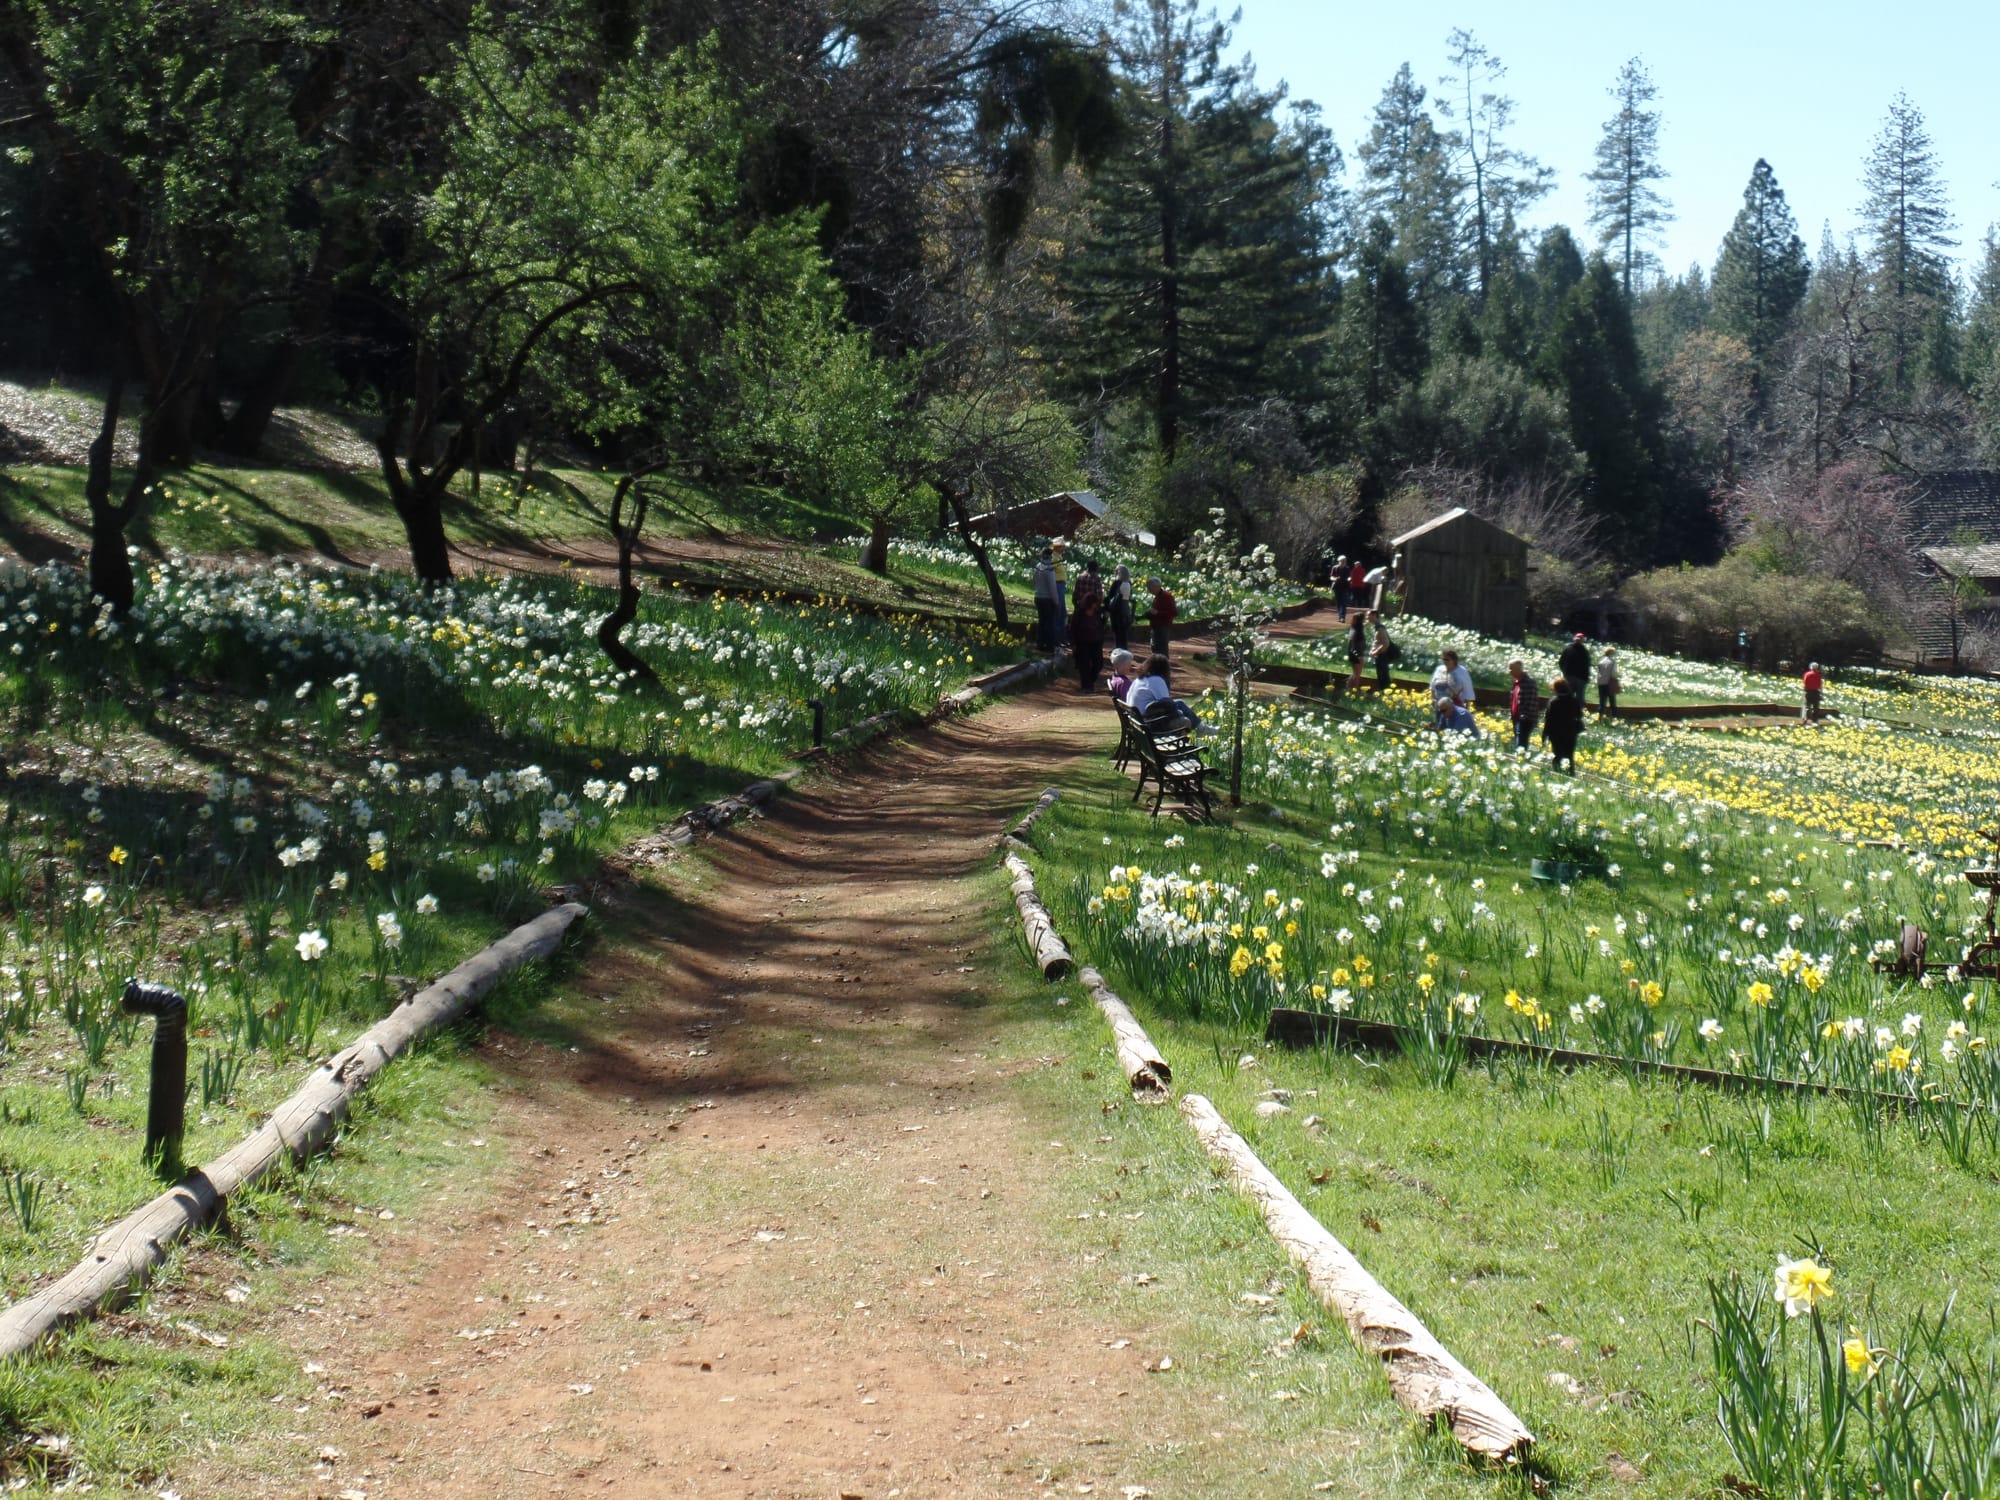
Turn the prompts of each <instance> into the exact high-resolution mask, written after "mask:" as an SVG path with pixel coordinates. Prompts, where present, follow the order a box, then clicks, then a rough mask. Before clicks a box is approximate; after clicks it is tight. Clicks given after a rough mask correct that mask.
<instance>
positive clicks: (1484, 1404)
mask: <svg viewBox="0 0 2000 1500" xmlns="http://www.w3.org/2000/svg"><path fill="white" fill-rule="evenodd" d="M1007 868H1008V869H1009V870H1010V871H1013V872H1015V881H1014V893H1015V902H1016V904H1017V905H1020V904H1021V903H1022V896H1023V891H1024V889H1025V891H1026V892H1027V893H1028V895H1029V898H1030V899H1032V893H1033V891H1034V872H1033V871H1032V870H1031V869H1029V867H1028V865H1027V863H1026V862H1025V861H1024V860H1022V859H1021V858H1020V857H1019V856H1018V855H1014V854H1009V855H1008V856H1007ZM1034 906H1035V910H1036V911H1037V912H1039V913H1040V916H1041V920H1042V922H1043V923H1047V921H1048V913H1047V911H1046V910H1044V909H1043V908H1042V906H1041V903H1040V901H1038V900H1037V901H1035V903H1034ZM1022 918H1023V922H1024V924H1025V925H1027V928H1028V937H1029V945H1030V947H1036V946H1037V933H1036V929H1035V927H1034V926H1033V924H1032V923H1031V922H1029V919H1028V911H1027V908H1026V907H1025V906H1023V908H1022ZM1047 937H1048V938H1049V939H1050V940H1052V941H1054V942H1055V943H1056V944H1057V945H1058V946H1061V944H1062V939H1061V937H1060V936H1059V935H1057V934H1056V932H1055V930H1054V928H1053V926H1049V927H1048V928H1047ZM1038 951H1039V950H1038ZM1068 952H1069V950H1068V949H1067V948H1064V949H1063V954H1064V957H1065V958H1067V957H1068ZM1044 972H1045V974H1046V970H1045V971H1044ZM1077 977H1078V978H1079V979H1081V980H1082V981H1083V984H1084V987H1085V988H1086V989H1088V990H1089V991H1090V992H1091V998H1092V999H1093V1000H1095V1001H1096V1002H1097V1008H1098V1010H1099V1011H1101V1012H1102V1013H1103V1015H1104V1018H1105V1020H1106V1021H1108V1022H1109V1023H1110V1025H1111V1035H1112V1039H1113V1043H1114V1045H1115V1047H1116V1050H1117V1054H1118V1066H1119V1068H1120V1070H1121V1071H1122V1072H1123V1073H1124V1074H1125V1077H1126V1079H1127V1081H1128V1082H1129V1083H1130V1085H1131V1088H1132V1093H1133V1095H1134V1096H1135V1097H1137V1098H1139V1099H1142V1100H1151V1101H1155V1102H1161V1103H1164V1102H1165V1101H1166V1099H1167V1098H1168V1097H1169V1095H1170V1094H1171V1092H1172V1087H1173V1073H1172V1071H1171V1070H1170V1069H1169V1068H1168V1066H1167V1064H1166V1061H1165V1059H1163V1058H1162V1057H1161V1056H1160V1055H1159V1049H1158V1048H1157V1047H1155V1046H1154V1045H1153V1042H1152V1039H1151V1038H1150V1037H1148V1036H1147V1035H1146V1032H1145V1029H1144V1028H1143V1027H1141V1026H1140V1024H1139V1022H1138V1018H1137V1017H1135V1016H1134V1015H1133V1014H1132V1011H1131V1008H1130V1007H1129V1006H1127V1005H1126V1004H1125V1002H1124V1001H1123V1000H1120V999H1119V998H1118V997H1117V996H1116V995H1115V994H1113V993H1112V992H1111V989H1110V987H1109V986H1108V985H1106V984H1105V982H1104V976H1103V975H1102V974H1100V973H1098V972H1097V970H1096V969H1094V968H1090V967H1085V968H1083V969H1082V970H1080V971H1079V973H1078V976H1077ZM1301 1014H1303V1013H1301ZM1180 1108H1181V1114H1182V1115H1183V1116H1184V1117H1185V1118H1186V1120H1187V1122H1188V1124H1189V1125H1190V1126H1191V1127H1192V1128H1193V1130H1194V1133H1195V1137H1196V1139H1197V1140H1199V1141H1200V1142H1201V1144H1202V1147H1203V1149H1204V1150H1206V1151H1207V1152H1208V1154H1209V1156H1210V1157H1211V1158H1212V1159H1213V1160H1215V1161H1216V1162H1217V1163H1219V1164H1220V1165H1221V1166H1222V1167H1223V1168H1225V1169H1226V1170H1227V1172H1228V1174H1229V1176H1230V1179H1231V1181H1232V1182H1233V1184H1234V1185H1235V1187H1236V1189H1237V1191H1238V1192H1240V1193H1242V1194H1243V1195H1244V1196H1245V1197H1247V1198H1249V1199H1250V1200H1251V1201H1252V1202H1253V1203H1255V1204H1256V1206H1257V1209H1258V1211H1259V1213H1261V1214H1262V1216H1263V1219H1264V1225H1265V1227H1266V1229H1268V1230H1269V1231H1270V1234H1271V1237H1272V1238H1273V1239H1274V1240H1276V1241H1277V1242H1278V1245H1279V1246H1280V1248H1282V1249H1283V1250H1284V1251H1285V1253H1286V1254H1287V1255H1288V1256H1290V1257H1291V1259H1292V1262H1293V1263H1294V1264H1295V1265H1297V1266H1298V1267H1299V1268H1300V1270H1301V1271H1302V1272H1303V1273H1304V1275H1305V1278H1306V1284H1307V1285H1308V1286H1310V1287H1311V1288H1312V1290H1313V1294H1314V1295H1315V1296H1317V1297H1318V1298H1319V1300H1320V1302H1321V1304H1322V1305H1323V1306H1325V1307H1326V1308H1327V1309H1329V1310H1330V1311H1332V1312H1334V1313H1336V1314H1338V1315H1339V1317H1340V1318H1341V1319H1342V1320H1343V1321H1344V1322H1345V1323H1346V1324H1347V1331H1348V1333H1349V1335H1350V1336H1351V1337H1352V1338H1353V1340H1354V1342H1355V1345H1356V1346H1357V1347H1358V1348H1360V1349H1361V1350H1362V1351H1363V1352H1364V1353H1367V1354H1371V1355H1373V1356H1375V1357H1376V1358H1377V1359H1379V1360H1381V1362H1382V1365H1383V1369H1384V1372H1385V1373H1386V1374H1387V1376H1388V1378H1389V1389H1390V1391H1391V1392H1392V1393H1393V1394H1394V1396H1395V1398H1396V1400H1397V1401H1398V1402H1399V1403H1400V1404H1401V1405H1402V1406H1403V1407H1404V1408H1405V1409H1406V1410H1407V1411H1409V1412H1410V1413H1411V1414H1412V1415H1413V1416H1415V1417H1416V1418H1417V1419H1418V1420H1419V1421H1422V1422H1426V1423H1438V1422H1442V1423H1443V1424H1444V1425H1445V1426H1446V1427H1447V1428H1448V1429H1449V1430H1450V1432H1451V1435H1452V1437H1453V1439H1454V1440H1455V1441H1456V1442H1457V1443H1458V1444H1459V1446H1460V1447H1462V1448H1464V1449H1465V1450H1466V1452H1468V1453H1470V1454H1472V1455H1473V1456H1474V1457H1476V1458H1481V1459H1488V1460H1491V1461H1493V1462H1495V1463H1504V1464H1517V1463H1520V1462H1522V1461H1524V1460H1525V1459H1526V1458H1527V1457H1528V1456H1529V1454H1530V1453H1531V1452H1532V1450H1533V1448H1534V1445H1535V1435H1534V1433H1532V1432H1531V1431H1529V1430H1528V1427H1527V1425H1526V1424H1525V1423H1523V1422H1522V1421H1521V1419H1520V1418H1519V1417H1517V1416H1515V1415H1514V1413H1513V1411H1512V1410H1511V1409H1510V1408H1509V1407H1508V1406H1507V1404H1506V1403H1505V1402H1504V1401H1502V1400H1501V1399H1500V1398H1499V1397H1498V1396H1497V1395H1495V1394H1494V1393H1493V1391H1492V1389H1491V1388H1490V1387H1488V1386H1487V1385H1486V1383H1485V1382H1484V1381H1482V1380H1481V1379H1480V1378H1479V1377H1478V1376H1477V1375H1474V1374H1473V1373H1472V1372H1471V1371H1470V1370H1468V1369H1467V1368H1466V1367H1465V1366H1464V1365H1463V1364H1461V1363H1460V1362H1459V1361H1458V1359H1456V1358H1455V1357H1454V1356H1453V1355H1452V1353H1451V1351H1450V1350H1449V1349H1446V1348H1445V1347H1444V1345H1442V1344H1441V1343H1439V1342H1438V1341H1437V1339H1436V1338H1435V1337H1434V1336H1433V1335H1432V1334H1431V1332H1430V1330H1429V1329H1427V1328H1425V1327H1424V1325H1423V1323H1422V1322H1420V1321H1419V1320H1418V1318H1417V1317H1416V1315H1415V1314H1414V1313H1412V1312H1411V1311H1410V1310H1409V1309H1408V1308H1407V1307H1405V1306H1403V1304H1402V1303H1401V1302H1399V1301H1398V1300H1397V1299H1396V1298H1395V1297H1394V1296H1392V1295H1391V1294H1390V1293H1389V1291H1388V1289H1387V1288H1385V1287H1384V1286H1383V1285H1382V1284H1381V1283H1380V1282H1379V1281H1377V1280H1376V1279H1375V1278H1374V1277H1373V1276H1371V1275H1369V1274H1368V1270H1367V1268H1366V1267H1365V1266H1363V1265H1362V1264H1361V1262H1360V1261H1359V1260H1357V1259H1355V1257H1354V1255H1353V1253H1352V1252H1351V1251H1349V1250H1348V1249H1347V1247H1346V1246H1345V1245H1343V1244H1341V1243H1340V1241H1339V1240H1337V1239H1335V1238H1334V1237H1333V1235H1332V1233H1331V1232H1330V1231H1329V1230H1328V1229H1327V1228H1326V1226H1325V1225H1323V1224H1321V1223H1320V1222H1319V1220H1318V1219H1316V1218H1314V1217H1313V1215H1312V1214H1311V1213H1310V1212H1308V1211H1307V1209H1306V1207H1305V1205H1303V1204H1302V1203H1300V1202H1299V1200H1298V1199H1297V1198H1295V1197H1293V1196H1292V1194H1291V1191H1290V1190H1289V1189H1287V1188H1286V1187H1285V1185H1284V1184H1283V1183H1282V1182H1280V1181H1279V1180H1278V1179H1277V1177H1276V1176H1274V1175H1273V1174H1272V1172H1271V1170H1270V1168H1268V1167H1266V1166H1265V1165H1264V1163H1263V1162H1262V1161H1260V1160H1259V1159H1258V1157H1257V1153H1256V1152H1254V1151H1252V1150H1251V1149H1250V1146H1249V1144H1248V1143H1247V1142H1246V1141H1245V1140H1244V1139H1243V1138H1242V1137H1241V1136H1239V1135H1238V1134H1237V1133H1236V1132H1235V1131H1233V1130H1231V1129H1230V1128H1229V1125H1228V1123H1227V1122H1226V1121H1225V1120H1224V1119H1223V1118H1222V1116H1221V1115H1220V1114H1219V1113H1218V1112H1217V1111H1216V1108H1215V1106H1214V1105H1213V1104H1211V1103H1209V1101H1208V1100H1207V1099H1205V1098H1203V1097H1202V1096H1201V1095H1199V1094H1188V1095H1185V1096H1183V1098H1182V1099H1181V1101H1180Z"/></svg>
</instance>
